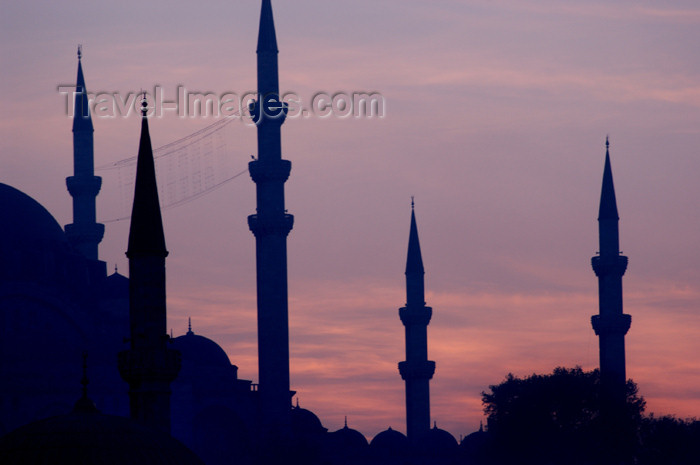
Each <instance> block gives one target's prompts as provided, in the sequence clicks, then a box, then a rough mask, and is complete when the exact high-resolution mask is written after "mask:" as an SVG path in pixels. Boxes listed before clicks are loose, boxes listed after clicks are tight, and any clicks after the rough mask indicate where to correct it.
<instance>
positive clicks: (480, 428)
mask: <svg viewBox="0 0 700 465" xmlns="http://www.w3.org/2000/svg"><path fill="white" fill-rule="evenodd" d="M479 432H480V433H483V432H484V421H483V420H479Z"/></svg>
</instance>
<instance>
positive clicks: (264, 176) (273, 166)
mask: <svg viewBox="0 0 700 465" xmlns="http://www.w3.org/2000/svg"><path fill="white" fill-rule="evenodd" d="M291 171H292V162H290V161H289V160H266V161H261V160H255V161H251V162H250V163H248V172H249V173H250V177H251V178H252V179H253V182H255V183H256V184H260V183H266V182H281V183H284V182H286V181H287V179H289V173H290V172H291Z"/></svg>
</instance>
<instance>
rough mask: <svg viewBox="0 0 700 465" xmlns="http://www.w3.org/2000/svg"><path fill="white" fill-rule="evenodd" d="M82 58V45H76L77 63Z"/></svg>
mask: <svg viewBox="0 0 700 465" xmlns="http://www.w3.org/2000/svg"><path fill="white" fill-rule="evenodd" d="M82 57H83V44H78V61H80V59H81V58H82Z"/></svg>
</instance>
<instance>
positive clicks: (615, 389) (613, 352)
mask: <svg viewBox="0 0 700 465" xmlns="http://www.w3.org/2000/svg"><path fill="white" fill-rule="evenodd" d="M605 148H606V150H605V152H606V153H605V167H604V169H603V187H602V190H601V196H600V209H599V213H598V234H599V240H600V253H599V255H598V256H596V257H593V258H592V266H593V271H594V272H595V274H596V276H597V277H598V299H599V307H600V310H599V314H598V315H594V316H593V317H592V318H591V323H592V325H593V330H594V331H595V333H596V335H598V337H599V345H600V376H601V396H602V401H603V403H602V407H603V409H604V412H603V413H604V414H606V415H612V414H613V412H619V411H621V410H622V409H623V408H624V405H625V397H626V393H625V386H626V381H627V377H626V372H625V334H627V331H628V330H629V328H630V324H631V321H632V318H631V317H630V315H627V314H625V313H623V309H622V276H623V275H624V274H625V270H626V269H627V257H625V256H623V255H620V245H619V226H618V223H619V216H618V212H617V202H616V200H615V188H614V185H613V176H612V168H611V165H610V141H609V140H608V139H607V138H606V140H605Z"/></svg>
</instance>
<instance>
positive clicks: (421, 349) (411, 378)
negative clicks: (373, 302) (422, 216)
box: [399, 200, 435, 442]
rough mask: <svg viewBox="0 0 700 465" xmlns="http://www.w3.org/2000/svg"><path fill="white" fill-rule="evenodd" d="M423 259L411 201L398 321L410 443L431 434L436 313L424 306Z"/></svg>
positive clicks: (400, 364) (401, 369) (400, 369)
mask: <svg viewBox="0 0 700 465" xmlns="http://www.w3.org/2000/svg"><path fill="white" fill-rule="evenodd" d="M424 275H425V270H424V269H423V258H422V256H421V252H420V242H419V241H418V227H417V226H416V213H415V209H414V203H413V200H411V232H410V234H409V237H408V258H407V259H406V306H405V307H403V308H401V309H399V317H401V322H402V323H403V325H404V326H405V327H406V361H404V362H399V372H400V373H401V377H402V378H403V379H404V380H405V382H406V430H407V435H408V439H409V441H411V442H415V441H417V440H419V439H420V438H421V437H422V436H423V435H424V434H426V433H428V431H429V430H430V387H429V382H430V379H431V378H432V377H433V374H434V373H435V362H432V361H430V360H428V323H430V318H431V316H432V314H433V309H432V308H430V307H426V305H425V292H424V284H423V276H424Z"/></svg>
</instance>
